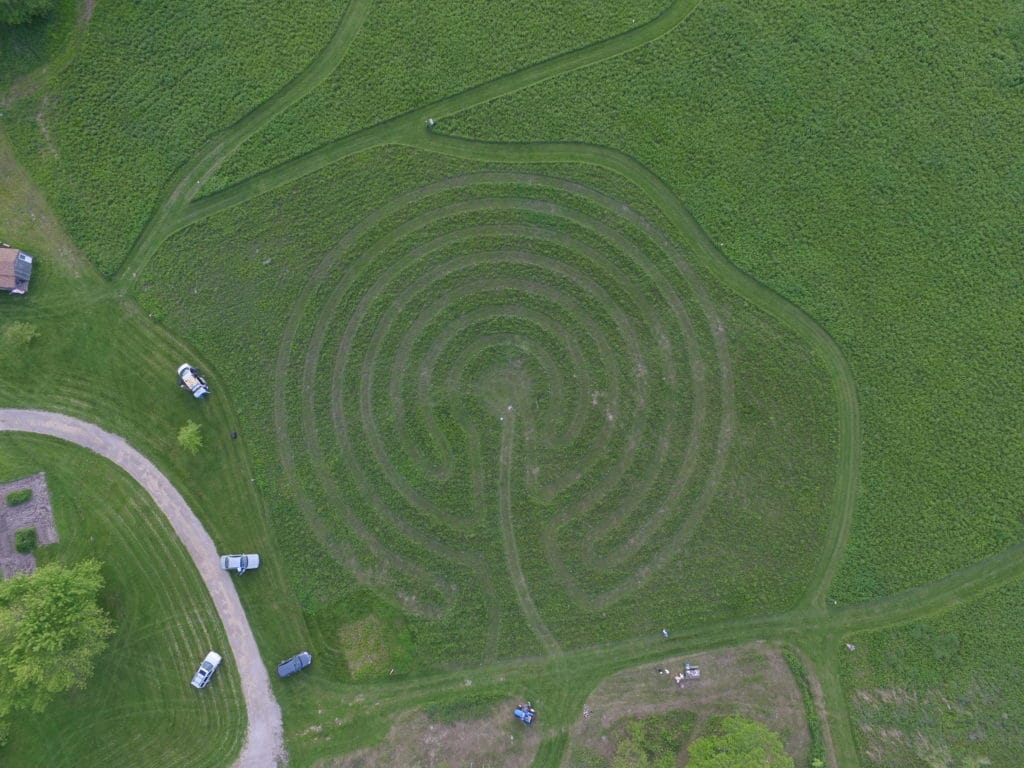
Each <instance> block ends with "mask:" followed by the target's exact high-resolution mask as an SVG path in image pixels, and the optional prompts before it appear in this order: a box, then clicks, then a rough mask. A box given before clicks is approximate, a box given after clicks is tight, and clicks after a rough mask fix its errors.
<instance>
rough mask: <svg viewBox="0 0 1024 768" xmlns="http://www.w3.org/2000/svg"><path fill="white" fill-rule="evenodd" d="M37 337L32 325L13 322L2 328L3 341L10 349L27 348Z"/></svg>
mask: <svg viewBox="0 0 1024 768" xmlns="http://www.w3.org/2000/svg"><path fill="white" fill-rule="evenodd" d="M38 336H39V331H38V330H36V327H35V326H34V325H32V323H25V322H22V321H21V320H15V321H14V322H13V323H8V324H7V325H5V326H4V341H5V342H6V343H7V345H8V346H10V347H27V346H28V345H29V344H31V343H32V341H33V339H36V338H38Z"/></svg>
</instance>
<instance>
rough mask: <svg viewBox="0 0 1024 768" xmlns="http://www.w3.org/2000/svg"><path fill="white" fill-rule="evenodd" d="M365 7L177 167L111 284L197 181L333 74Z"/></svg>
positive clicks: (152, 243)
mask: <svg viewBox="0 0 1024 768" xmlns="http://www.w3.org/2000/svg"><path fill="white" fill-rule="evenodd" d="M370 7H371V4H370V0H349V4H348V6H347V7H346V9H345V13H344V14H343V16H342V18H341V22H340V23H339V24H338V29H337V30H336V31H335V33H334V35H333V36H332V37H331V39H330V40H329V41H328V42H327V45H326V46H325V47H324V49H323V51H321V52H320V54H319V55H318V56H317V57H316V58H315V59H314V60H313V61H312V62H311V63H310V64H309V66H308V67H306V69H304V70H303V71H302V72H300V73H299V74H298V75H297V76H296V77H295V78H294V79H293V80H292V81H291V82H290V83H288V84H287V85H286V86H285V87H284V88H282V89H281V90H280V91H278V92H277V93H275V94H274V95H273V96H271V97H270V98H269V99H267V100H266V101H264V102H263V103H262V104H260V105H259V106H258V107H257V108H256V109H254V110H253V111H252V112H250V113H249V114H248V115H246V116H245V117H243V118H242V119H241V120H239V121H238V122H236V123H235V124H234V125H232V126H230V127H229V128H227V129H225V130H223V131H219V132H218V133H215V134H213V135H212V136H211V137H210V138H209V140H207V142H206V144H205V145H204V146H203V147H202V148H201V149H200V150H199V151H198V152H197V153H196V154H195V155H194V156H193V157H192V159H191V160H189V162H188V163H186V164H185V165H184V166H182V167H181V169H180V170H179V171H178V172H177V173H176V174H175V175H174V177H173V178H172V179H171V181H170V183H169V185H168V187H169V191H168V192H167V194H166V195H165V197H164V200H163V202H162V203H161V204H160V205H159V206H158V208H157V210H156V211H155V212H154V214H153V215H152V216H151V217H150V219H149V221H147V222H146V226H145V227H144V228H143V230H142V233H141V234H140V235H139V237H138V239H137V240H136V241H135V243H134V244H133V245H132V248H131V250H130V251H129V253H128V256H127V258H126V259H125V262H124V264H123V265H121V267H120V268H119V269H118V271H117V273H116V275H115V277H114V279H115V280H120V279H122V278H124V277H125V276H128V279H129V281H130V280H131V279H133V278H134V273H135V272H137V271H138V270H139V269H141V267H142V265H143V264H144V263H145V261H146V259H147V258H148V255H149V254H151V253H153V252H155V251H156V249H157V248H159V247H160V243H162V242H163V241H164V240H165V239H166V238H167V237H168V235H169V234H170V233H171V232H172V231H174V229H177V227H174V226H173V224H172V222H173V221H174V220H175V218H176V216H177V215H178V214H179V212H180V210H181V208H182V207H183V206H185V205H187V204H188V202H189V201H190V200H191V199H192V198H193V197H195V195H196V193H197V192H198V191H199V189H200V188H201V187H202V184H203V182H204V181H206V179H208V178H210V176H212V175H213V174H214V173H216V171H217V169H218V168H219V167H220V166H221V163H223V162H224V161H225V160H226V159H227V158H228V157H230V156H231V155H232V154H234V153H235V152H236V151H237V150H238V148H239V147H240V146H241V145H242V143H243V142H245V140H246V139H248V138H249V137H250V136H252V135H253V134H255V133H257V132H258V131H259V130H260V129H261V128H263V126H265V125H266V124H267V123H269V122H270V121H271V120H273V119H274V118H275V117H276V116H277V115H279V114H281V113H282V112H284V111H285V110H287V109H288V108H289V107H291V106H292V105H293V104H295V103H296V102H297V101H299V100H300V99H302V98H303V97H304V96H306V95H307V94H308V93H309V92H310V91H312V90H313V89H314V88H316V87H317V86H318V85H320V83H322V82H323V81H324V80H325V79H326V78H327V77H328V76H329V75H330V74H331V72H333V71H334V69H335V68H336V67H337V66H338V63H339V62H340V61H341V59H342V57H343V56H344V55H345V51H347V50H348V46H349V44H350V43H351V42H352V40H353V38H355V36H356V34H357V33H358V32H359V29H360V28H361V27H362V25H363V21H364V20H365V19H366V15H367V13H369V10H370ZM169 227H170V228H169Z"/></svg>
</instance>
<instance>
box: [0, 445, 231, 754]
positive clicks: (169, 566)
mask: <svg viewBox="0 0 1024 768" xmlns="http://www.w3.org/2000/svg"><path fill="white" fill-rule="evenodd" d="M37 472H46V480H47V487H48V489H49V492H50V499H51V502H52V504H53V511H54V518H55V520H56V525H57V532H58V535H59V537H60V541H59V542H58V543H57V544H54V545H51V546H49V547H45V548H42V549H40V550H38V551H37V553H36V554H37V559H38V561H39V562H40V563H41V564H45V563H63V564H66V565H70V564H72V563H75V562H78V561H80V560H83V559H85V558H95V559H97V560H99V561H101V562H102V563H103V578H104V580H105V581H106V586H105V588H104V590H103V593H102V605H103V607H104V609H105V610H106V611H107V612H108V613H109V614H110V616H111V618H112V619H113V622H114V627H115V634H114V635H113V637H112V638H111V639H110V643H109V647H108V648H107V650H106V651H105V652H104V653H103V654H102V655H101V656H100V657H99V659H98V660H97V662H96V671H95V674H94V676H93V678H92V679H91V680H90V681H89V683H88V685H87V687H86V688H85V689H84V690H81V691H72V692H70V693H67V694H62V695H60V696H59V697H58V698H57V699H56V700H55V701H54V702H53V703H52V704H51V705H50V706H49V707H48V708H47V710H46V711H45V712H44V713H43V714H39V715H36V714H31V713H18V714H16V715H15V716H14V717H13V718H12V731H11V737H10V742H9V743H8V745H7V746H6V747H4V749H3V764H4V766H10V768H21V767H22V766H24V767H25V768H29V767H30V766H40V765H46V766H68V767H69V768H70V767H71V766H111V765H126V766H127V765H132V766H181V767H182V768H193V767H197V766H211V767H212V766H223V765H225V764H226V763H227V762H228V761H229V760H230V759H231V758H232V757H233V756H234V755H235V754H236V753H237V751H238V750H239V749H240V748H241V744H242V739H243V737H244V735H245V704H244V702H243V701H242V695H241V690H240V688H239V681H238V674H237V672H236V670H235V668H234V666H233V664H232V662H231V654H230V650H229V648H228V646H227V642H226V640H225V637H224V630H223V628H222V626H221V623H220V618H219V616H218V615H217V613H216V611H215V610H214V607H213V604H212V603H211V601H210V599H209V596H208V595H207V593H206V590H205V587H204V586H203V584H202V582H201V580H200V578H199V574H198V572H197V571H196V569H195V566H194V565H193V563H192V561H191V560H190V559H189V557H188V554H187V553H186V552H185V549H184V548H183V547H182V546H181V545H180V544H179V543H178V541H177V538H176V537H175V535H174V532H173V531H172V530H171V527H170V524H169V523H168V522H167V521H166V519H165V518H164V516H163V515H162V514H161V513H160V511H159V510H158V509H157V508H156V507H155V506H154V505H153V503H152V501H151V500H150V498H149V496H148V495H146V493H145V492H144V491H143V490H142V489H141V488H140V487H139V486H138V485H137V484H136V483H135V482H134V481H133V480H131V479H130V478H129V477H127V475H125V474H124V473H123V472H121V471H120V470H119V469H117V468H116V467H114V466H113V465H112V464H111V463H110V462H108V461H106V460H105V459H101V458H99V457H97V456H95V455H93V454H91V453H89V452H88V451H85V450H83V449H81V448H78V447H76V446H71V445H68V444H66V443H62V442H60V441H57V440H53V439H50V438H43V437H38V436H30V435H23V434H16V433H6V432H5V433H3V434H0V481H3V482H7V481H10V480H15V479H18V478H21V477H25V476H27V475H31V474H35V473H37ZM210 650H216V651H218V652H220V653H221V654H222V655H224V657H225V663H224V664H223V665H222V667H221V669H220V670H218V672H217V674H216V675H215V676H214V678H213V681H212V683H211V684H210V685H209V686H208V687H207V688H206V689H204V690H202V691H197V690H195V689H194V688H192V687H191V686H190V685H189V680H190V679H191V677H192V673H193V672H194V671H195V668H196V667H197V666H198V665H199V662H200V661H201V660H202V658H203V657H204V656H205V655H206V653H207V651H210Z"/></svg>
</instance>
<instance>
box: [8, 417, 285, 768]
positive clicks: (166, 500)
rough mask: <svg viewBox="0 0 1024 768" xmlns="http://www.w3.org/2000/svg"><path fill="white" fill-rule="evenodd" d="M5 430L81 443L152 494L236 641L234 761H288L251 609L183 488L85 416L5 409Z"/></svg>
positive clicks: (268, 767)
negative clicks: (244, 720) (242, 726)
mask: <svg viewBox="0 0 1024 768" xmlns="http://www.w3.org/2000/svg"><path fill="white" fill-rule="evenodd" d="M0 431H8V432H30V433H33V434H39V435H47V436H49V437H55V438H58V439H60V440H65V441H67V442H70V443H74V444H75V445H79V446H81V447H83V448H86V449H88V450H90V451H93V452H94V453H96V454H98V455H100V456H102V457H104V458H105V459H108V460H109V461H111V462H113V463H114V464H116V465H117V466H118V467H120V468H121V469H122V470H124V471H125V472H126V473H127V474H128V475H130V476H131V477H132V479H134V480H135V481H136V482H137V483H138V484H139V485H140V486H142V488H143V489H144V490H145V491H146V492H147V493H148V494H149V495H150V497H151V498H152V499H153V503H154V504H156V506H157V508H159V509H160V511H161V512H163V513H164V515H165V516H166V517H167V520H168V522H170V524H171V527H172V528H173V529H174V531H175V533H176V534H177V535H178V538H179V539H180V540H181V543H182V544H183V545H184V547H185V549H186V550H187V551H188V553H189V555H190V556H191V558H192V561H193V562H194V563H195V566H196V568H197V569H198V571H199V575H200V577H201V578H202V580H203V582H204V584H205V585H206V588H207V590H208V591H209V593H210V599H211V600H212V601H213V605H214V607H215V608H216V610H217V613H218V615H219V616H220V619H221V622H222V623H223V624H224V632H225V634H226V635H227V638H228V644H229V645H230V646H231V657H232V660H233V661H234V663H235V666H236V668H237V669H238V673H239V677H240V681H241V687H242V696H243V698H244V699H245V706H246V712H247V715H248V728H247V730H246V737H245V743H244V746H243V747H242V751H241V754H240V755H239V756H238V759H237V760H236V761H235V763H234V765H235V766H237V768H250V766H251V768H273V766H276V765H278V763H279V761H282V760H284V759H285V752H284V741H283V728H282V723H281V710H280V708H279V707H278V705H277V701H276V700H275V699H274V694H273V692H272V691H271V689H270V677H269V675H268V674H267V670H266V667H265V666H264V665H263V660H262V658H261V657H260V653H259V648H258V647H257V646H256V639H255V637H253V634H252V630H251V629H250V627H249V622H248V620H247V618H246V615H245V610H244V609H243V608H242V603H241V601H240V600H239V599H238V593H237V592H236V591H235V586H234V582H232V581H231V577H230V575H229V574H228V573H227V572H226V571H223V570H222V569H221V568H220V559H219V556H218V552H217V548H216V546H215V545H214V543H213V539H211V538H210V536H209V534H208V533H207V532H206V530H205V529H204V528H203V525H202V523H200V522H199V519H198V518H197V517H196V516H195V514H194V513H193V512H192V510H191V509H190V508H189V506H188V504H187V503H186V502H185V499H184V498H182V496H181V494H180V493H179V492H178V490H177V489H176V488H175V487H174V486H173V485H171V483H170V481H169V480H168V479H167V478H166V477H165V476H164V475H163V473H161V472H160V470H159V469H157V467H156V466H155V465H154V464H153V463H152V462H151V461H149V459H147V458H146V457H145V456H143V455H142V454H141V453H139V452H138V451H136V450H135V449H134V448H132V447H131V446H130V445H129V444H128V443H127V442H126V441H125V440H124V439H123V438H121V437H118V436H117V435H113V434H111V433H109V432H106V431H104V430H102V429H100V428H99V427H97V426H95V425H93V424H89V423H88V422H84V421H81V420H80V419H76V418H73V417H70V416H65V415H63V414H59V413H52V412H48V411H30V410H18V409H0Z"/></svg>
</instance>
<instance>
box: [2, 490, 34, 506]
mask: <svg viewBox="0 0 1024 768" xmlns="http://www.w3.org/2000/svg"><path fill="white" fill-rule="evenodd" d="M31 499H32V489H31V488H22V489H21V490H20V491H12V492H11V493H8V494H7V506H9V507H16V506H18V505H19V504H24V503H26V502H27V501H31Z"/></svg>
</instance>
